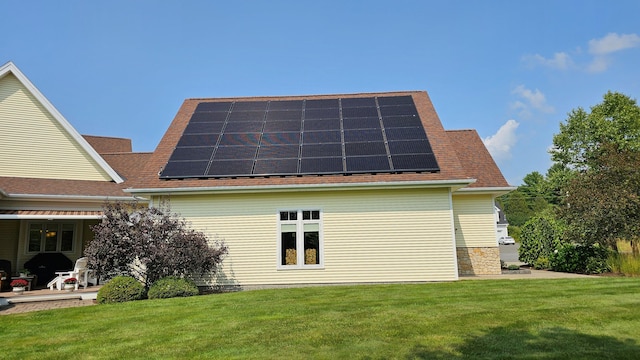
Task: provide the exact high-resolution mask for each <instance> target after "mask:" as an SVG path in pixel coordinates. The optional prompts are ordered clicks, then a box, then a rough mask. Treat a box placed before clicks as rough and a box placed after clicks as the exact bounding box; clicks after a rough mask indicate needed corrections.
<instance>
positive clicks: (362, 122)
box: [126, 91, 512, 286]
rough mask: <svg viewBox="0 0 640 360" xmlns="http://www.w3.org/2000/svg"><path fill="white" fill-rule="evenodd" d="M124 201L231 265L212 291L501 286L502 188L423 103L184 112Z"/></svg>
mask: <svg viewBox="0 0 640 360" xmlns="http://www.w3.org/2000/svg"><path fill="white" fill-rule="evenodd" d="M130 185H131V186H130V188H128V189H127V190H126V191H127V192H130V193H132V194H133V195H137V196H140V197H147V198H149V199H150V203H151V204H152V205H156V204H159V203H161V202H163V201H168V202H169V203H170V205H171V209H172V210H173V211H175V212H177V213H179V214H181V215H182V216H184V217H185V218H186V219H187V220H188V221H189V222H190V223H191V224H193V226H194V227H195V228H197V229H199V230H202V231H204V232H205V233H206V234H207V235H208V236H210V237H211V238H220V239H224V241H225V243H226V244H227V246H228V247H229V255H228V256H227V257H226V259H225V260H224V262H223V266H222V269H221V271H220V272H219V273H218V277H217V278H216V279H203V281H206V282H208V283H209V284H212V283H216V284H221V285H224V284H228V285H238V284H239V285H242V286H263V285H286V284H310V283H314V284H322V283H366V282H405V281H448V280H456V279H458V276H459V275H461V274H500V254H499V248H498V245H497V243H496V239H495V234H496V221H495V218H494V199H495V197H496V196H499V195H501V194H504V193H506V192H508V191H510V190H512V188H511V187H510V186H509V185H508V184H507V182H506V181H505V179H504V177H503V176H502V174H501V173H500V170H499V169H498V167H497V166H496V164H495V162H494V161H493V159H492V158H491V156H490V154H489V153H488V151H487V149H486V148H485V146H484V144H483V143H482V140H481V139H480V137H479V136H478V134H477V133H476V132H475V131H474V130H461V131H446V130H444V128H443V127H442V124H441V123H440V120H439V119H438V116H437V114H436V112H435V110H434V108H433V105H432V104H431V101H430V99H429V97H428V95H427V93H426V92H417V91H411V92H393V93H371V94H348V95H322V96H289V97H252V98H224V99H188V100H186V101H185V102H184V103H183V105H182V107H181V108H180V109H179V111H178V113H177V115H176V117H175V119H174V121H173V122H172V124H171V125H170V127H169V129H168V130H167V132H166V133H165V135H164V137H163V138H162V140H161V142H160V144H159V145H158V147H157V149H156V151H155V152H154V154H153V155H152V157H151V159H150V160H149V162H148V164H147V166H146V167H145V169H144V170H143V171H142V173H141V174H140V176H138V177H137V178H136V179H135V180H133V181H132V182H131V183H130Z"/></svg>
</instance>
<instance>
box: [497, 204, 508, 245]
mask: <svg viewBox="0 0 640 360" xmlns="http://www.w3.org/2000/svg"><path fill="white" fill-rule="evenodd" d="M494 209H495V214H496V241H498V239H500V238H501V237H507V236H509V230H508V227H509V222H508V221H507V216H506V215H505V214H504V211H502V207H500V204H498V203H497V202H496V203H495V205H494Z"/></svg>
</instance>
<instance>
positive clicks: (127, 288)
mask: <svg viewBox="0 0 640 360" xmlns="http://www.w3.org/2000/svg"><path fill="white" fill-rule="evenodd" d="M141 299H144V286H142V284H141V283H140V282H139V281H137V280H136V279H134V278H132V277H130V276H116V277H114V278H113V279H111V281H109V282H108V283H106V284H104V286H102V287H101V288H100V290H98V296H97V298H96V300H97V301H98V304H106V303H118V302H125V301H132V300H141Z"/></svg>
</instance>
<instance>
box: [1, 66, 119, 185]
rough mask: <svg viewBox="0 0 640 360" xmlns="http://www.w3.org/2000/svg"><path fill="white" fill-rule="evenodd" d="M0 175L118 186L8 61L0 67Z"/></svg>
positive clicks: (115, 176) (113, 174)
mask: <svg viewBox="0 0 640 360" xmlns="http://www.w3.org/2000/svg"><path fill="white" fill-rule="evenodd" d="M0 127H2V132H0V153H1V154H2V157H0V169H1V170H2V175H3V176H13V177H25V178H47V179H70V180H92V181H114V182H116V183H121V182H123V179H122V178H121V177H120V176H119V175H118V174H117V173H116V172H115V171H114V170H113V169H112V168H111V167H110V166H109V164H107V162H106V161H105V160H104V159H103V158H102V157H100V155H99V154H98V153H97V152H96V151H95V150H94V149H93V148H92V147H91V146H90V145H89V143H88V142H87V141H86V140H85V139H84V138H83V137H82V136H81V135H80V134H79V133H78V132H77V131H76V130H75V129H74V128H73V127H72V126H71V124H70V123H69V122H68V121H67V120H66V119H65V118H64V117H63V116H62V114H60V113H59V112H58V111H57V110H56V108H55V107H54V106H53V105H52V104H51V103H50V102H49V101H48V100H47V99H46V98H45V97H44V95H42V93H40V91H38V89H37V88H36V87H35V86H34V85H33V84H32V83H31V82H30V81H29V79H27V77H26V76H24V74H22V72H21V71H20V70H19V69H18V68H17V67H16V66H15V65H14V64H13V63H11V62H9V63H7V64H5V65H2V66H0Z"/></svg>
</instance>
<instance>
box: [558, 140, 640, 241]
mask: <svg viewBox="0 0 640 360" xmlns="http://www.w3.org/2000/svg"><path fill="white" fill-rule="evenodd" d="M598 153H599V155H598V156H597V157H596V158H594V159H593V161H592V162H591V166H590V168H589V169H587V170H585V171H583V172H582V173H580V174H579V175H578V176H576V177H575V178H573V179H572V180H571V181H570V182H569V183H568V185H567V186H566V197H565V198H564V204H563V206H561V207H560V208H559V215H560V217H561V218H562V219H564V220H565V221H566V222H567V224H568V226H569V227H568V231H567V236H568V239H569V240H571V241H572V242H576V243H581V244H585V245H593V244H600V245H602V246H606V247H610V248H613V249H614V250H617V246H616V244H617V240H619V239H627V240H630V241H631V242H632V247H633V249H634V252H635V253H637V252H638V242H637V238H638V234H640V171H639V169H640V151H637V150H631V149H629V148H626V149H625V148H622V149H621V148H618V146H617V144H613V143H611V144H603V145H601V147H600V148H599V151H598Z"/></svg>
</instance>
